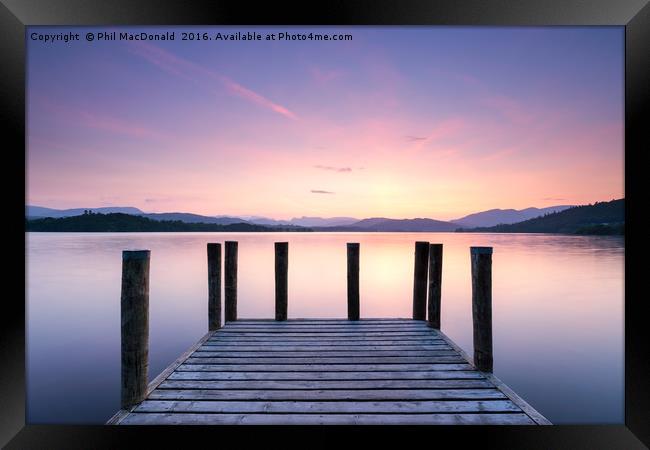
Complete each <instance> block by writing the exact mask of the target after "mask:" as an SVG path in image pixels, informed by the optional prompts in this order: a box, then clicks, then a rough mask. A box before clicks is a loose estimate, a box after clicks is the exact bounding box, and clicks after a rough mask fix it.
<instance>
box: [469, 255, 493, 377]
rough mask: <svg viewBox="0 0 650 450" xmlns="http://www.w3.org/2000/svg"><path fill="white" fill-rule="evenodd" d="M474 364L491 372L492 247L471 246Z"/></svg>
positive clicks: (479, 368) (484, 370)
mask: <svg viewBox="0 0 650 450" xmlns="http://www.w3.org/2000/svg"><path fill="white" fill-rule="evenodd" d="M470 254H471V258H472V319H473V323H474V327H473V328H474V365H475V366H476V368H477V369H478V370H481V371H483V372H492V247H471V248H470Z"/></svg>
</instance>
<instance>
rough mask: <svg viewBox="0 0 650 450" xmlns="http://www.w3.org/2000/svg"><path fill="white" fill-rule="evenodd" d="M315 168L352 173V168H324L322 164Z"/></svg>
mask: <svg viewBox="0 0 650 450" xmlns="http://www.w3.org/2000/svg"><path fill="white" fill-rule="evenodd" d="M314 167H315V168H317V169H321V170H330V171H332V172H352V168H351V167H334V166H322V165H320V164H317V165H315V166H314Z"/></svg>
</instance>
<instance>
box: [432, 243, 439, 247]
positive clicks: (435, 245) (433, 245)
mask: <svg viewBox="0 0 650 450" xmlns="http://www.w3.org/2000/svg"><path fill="white" fill-rule="evenodd" d="M429 245H430V246H431V247H442V244H437V243H436V244H429Z"/></svg>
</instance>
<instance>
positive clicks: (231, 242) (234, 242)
mask: <svg viewBox="0 0 650 450" xmlns="http://www.w3.org/2000/svg"><path fill="white" fill-rule="evenodd" d="M226 244H235V245H236V244H237V241H226Z"/></svg>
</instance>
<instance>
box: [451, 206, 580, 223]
mask: <svg viewBox="0 0 650 450" xmlns="http://www.w3.org/2000/svg"><path fill="white" fill-rule="evenodd" d="M571 206H572V205H560V206H549V207H548V208H526V209H490V210H487V211H482V212H479V213H475V214H470V215H468V216H465V217H461V218H460V219H456V220H452V222H453V223H456V224H458V225H460V226H461V227H463V228H474V227H491V226H494V225H499V224H510V223H517V222H523V221H524V220H528V219H533V218H535V217H539V216H543V215H544V214H548V213H554V212H558V211H564V210H565V209H568V208H571Z"/></svg>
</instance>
